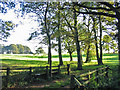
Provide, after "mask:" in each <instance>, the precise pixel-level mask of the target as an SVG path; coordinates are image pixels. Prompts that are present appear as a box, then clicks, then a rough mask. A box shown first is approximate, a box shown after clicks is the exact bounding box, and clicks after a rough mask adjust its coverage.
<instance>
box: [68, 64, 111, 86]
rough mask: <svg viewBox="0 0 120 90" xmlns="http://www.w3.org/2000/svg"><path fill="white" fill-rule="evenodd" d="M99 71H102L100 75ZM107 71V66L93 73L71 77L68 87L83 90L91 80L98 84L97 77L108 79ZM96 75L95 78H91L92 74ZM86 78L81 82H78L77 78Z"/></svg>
mask: <svg viewBox="0 0 120 90" xmlns="http://www.w3.org/2000/svg"><path fill="white" fill-rule="evenodd" d="M100 70H101V71H102V73H100ZM108 70H109V66H106V67H102V68H97V69H96V70H93V71H89V72H88V73H84V74H81V75H78V76H75V75H71V83H70V87H71V88H76V86H77V88H85V87H86V85H87V84H89V83H90V82H91V80H96V82H97V83H98V81H99V77H100V76H103V75H105V77H106V78H108ZM94 73H95V74H96V75H95V77H94V78H93V77H91V75H92V74H94ZM84 76H86V77H87V80H85V81H82V80H78V79H79V78H82V77H84Z"/></svg>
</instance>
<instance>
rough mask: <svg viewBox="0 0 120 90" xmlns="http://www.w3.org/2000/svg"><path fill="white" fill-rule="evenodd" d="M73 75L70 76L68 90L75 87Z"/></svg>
mask: <svg viewBox="0 0 120 90" xmlns="http://www.w3.org/2000/svg"><path fill="white" fill-rule="evenodd" d="M74 77H75V75H71V80H70V88H74V87H75V80H74Z"/></svg>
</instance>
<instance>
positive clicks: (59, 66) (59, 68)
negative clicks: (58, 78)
mask: <svg viewBox="0 0 120 90" xmlns="http://www.w3.org/2000/svg"><path fill="white" fill-rule="evenodd" d="M58 74H60V65H58Z"/></svg>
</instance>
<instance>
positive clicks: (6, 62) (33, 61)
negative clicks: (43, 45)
mask: <svg viewBox="0 0 120 90" xmlns="http://www.w3.org/2000/svg"><path fill="white" fill-rule="evenodd" d="M76 56H77V55H73V60H74V61H72V62H70V61H69V55H68V54H66V55H63V60H65V61H64V65H67V64H70V63H74V64H71V69H72V70H71V73H72V74H75V75H80V74H82V73H85V72H88V70H93V69H96V68H99V67H104V66H105V65H109V66H110V67H111V68H113V67H115V66H117V65H119V61H118V54H104V55H103V63H104V65H102V66H98V65H97V60H96V57H94V58H93V60H92V61H91V62H90V63H84V64H83V70H76V68H77V61H76V60H75V59H77V57H76ZM85 58H86V57H85V55H83V60H84V61H85ZM0 59H1V61H2V62H1V63H2V68H7V67H10V68H23V67H39V66H47V65H48V66H49V64H48V63H47V55H42V56H39V55H22V54H21V55H18V54H17V55H14V54H13V55H10V54H6V55H5V54H4V55H3V54H1V55H0ZM52 59H53V61H52V66H57V65H58V64H59V61H58V55H53V56H52ZM20 72H22V70H21V71H20ZM62 73H63V72H62ZM64 73H66V72H65V71H64ZM20 76H21V75H20ZM23 77H25V76H23ZM21 78H22V77H21ZM56 78H60V77H59V76H56ZM62 78H68V79H67V80H66V81H65V82H64V81H62V80H60V81H56V82H55V83H54V84H53V83H51V84H50V86H49V87H54V88H56V87H60V86H61V85H68V84H69V82H70V76H67V75H64V76H62ZM16 80H17V79H16ZM20 80H22V79H20ZM15 82H17V81H13V82H12V83H11V84H10V85H9V86H10V87H11V86H12V87H17V86H19V85H20V86H24V85H27V84H28V82H26V81H24V78H23V81H21V82H19V85H18V84H16V83H15ZM33 82H41V79H40V80H36V81H33ZM43 82H47V81H44V80H43ZM16 85H17V86H16Z"/></svg>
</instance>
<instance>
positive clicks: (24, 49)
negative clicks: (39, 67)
mask: <svg viewBox="0 0 120 90" xmlns="http://www.w3.org/2000/svg"><path fill="white" fill-rule="evenodd" d="M4 53H7V54H11V53H13V54H31V53H32V52H31V50H30V48H29V47H28V46H23V45H21V44H17V45H16V44H10V45H9V46H3V47H2V54H4Z"/></svg>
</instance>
